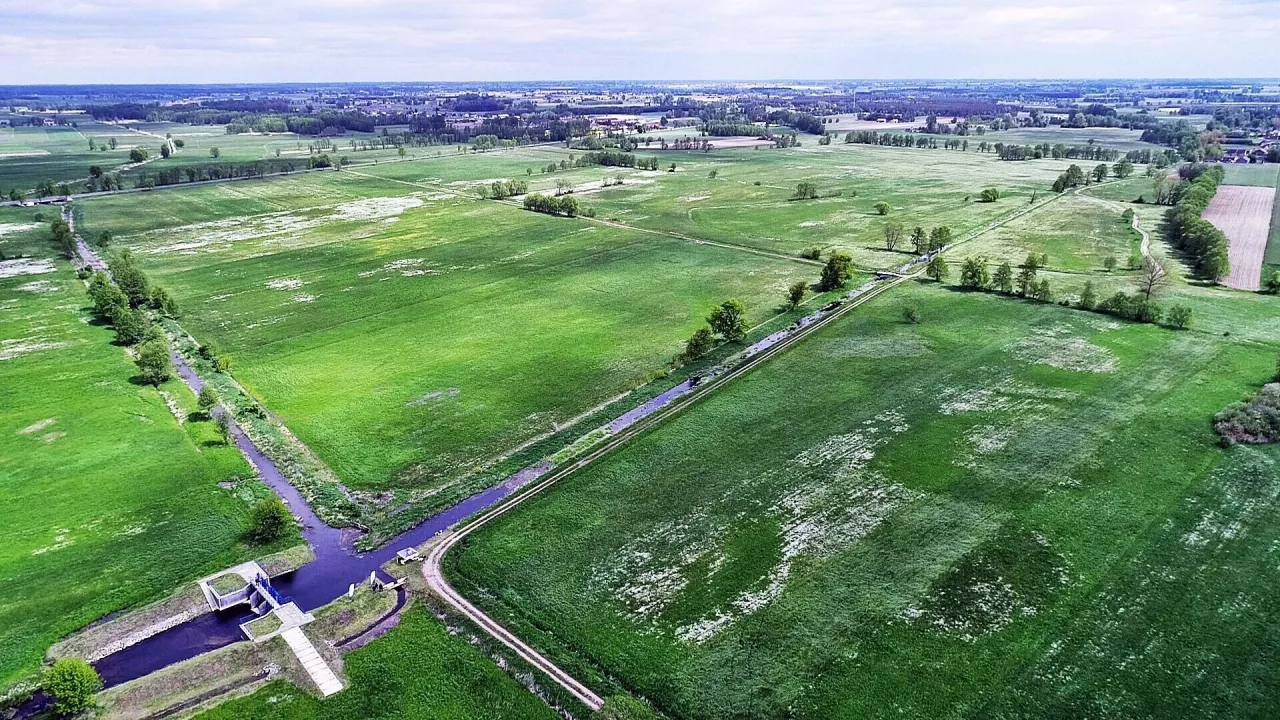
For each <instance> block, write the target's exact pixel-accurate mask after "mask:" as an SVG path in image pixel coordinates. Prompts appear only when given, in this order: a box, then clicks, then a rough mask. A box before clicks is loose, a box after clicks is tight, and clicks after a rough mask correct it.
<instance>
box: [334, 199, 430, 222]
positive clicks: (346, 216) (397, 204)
mask: <svg viewBox="0 0 1280 720" xmlns="http://www.w3.org/2000/svg"><path fill="white" fill-rule="evenodd" d="M422 205H423V202H422V199H421V198H416V197H380V198H367V199H364V200H355V201H352V202H348V203H343V204H341V205H339V206H337V207H336V208H334V211H333V215H332V216H331V218H332V219H333V220H382V219H384V218H389V217H396V216H398V215H400V213H403V212H404V211H405V210H410V209H413V208H419V207H422Z"/></svg>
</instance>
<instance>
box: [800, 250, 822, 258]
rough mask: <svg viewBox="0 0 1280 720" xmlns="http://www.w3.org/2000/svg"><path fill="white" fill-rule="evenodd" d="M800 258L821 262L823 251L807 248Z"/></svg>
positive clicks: (802, 251) (801, 252)
mask: <svg viewBox="0 0 1280 720" xmlns="http://www.w3.org/2000/svg"><path fill="white" fill-rule="evenodd" d="M800 257H802V258H804V259H806V260H820V259H822V251H821V250H819V249H818V248H807V249H805V250H801V251H800Z"/></svg>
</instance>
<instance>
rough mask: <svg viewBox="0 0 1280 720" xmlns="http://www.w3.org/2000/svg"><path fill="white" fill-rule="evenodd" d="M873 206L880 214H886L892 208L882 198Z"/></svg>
mask: <svg viewBox="0 0 1280 720" xmlns="http://www.w3.org/2000/svg"><path fill="white" fill-rule="evenodd" d="M874 207H875V211H876V212H877V213H879V214H881V215H888V214H889V211H890V210H892V209H893V208H892V207H890V205H889V203H887V202H885V201H883V200H881V201H880V202H878V203H876V204H875V205H874Z"/></svg>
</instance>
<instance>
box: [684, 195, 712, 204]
mask: <svg viewBox="0 0 1280 720" xmlns="http://www.w3.org/2000/svg"><path fill="white" fill-rule="evenodd" d="M676 199H677V200H679V201H680V202H687V203H691V202H702V201H703V200H710V199H711V196H710V195H681V196H680V197H678V198H676Z"/></svg>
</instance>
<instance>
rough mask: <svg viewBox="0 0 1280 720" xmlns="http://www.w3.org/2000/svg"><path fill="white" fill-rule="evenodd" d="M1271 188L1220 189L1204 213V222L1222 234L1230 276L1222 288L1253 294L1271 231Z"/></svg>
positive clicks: (1233, 186) (1241, 187)
mask: <svg viewBox="0 0 1280 720" xmlns="http://www.w3.org/2000/svg"><path fill="white" fill-rule="evenodd" d="M1275 197H1276V191H1275V188H1269V187H1250V186H1245V185H1223V186H1222V187H1220V188H1218V193H1217V194H1216V195H1214V197H1213V202H1211V203H1209V208H1208V209H1207V210H1205V212H1204V219H1205V220H1208V221H1209V222H1211V223H1213V224H1214V225H1215V226H1217V228H1218V229H1219V230H1221V231H1222V232H1224V233H1226V235H1227V240H1228V241H1229V245H1228V248H1227V256H1228V258H1229V259H1230V260H1231V274H1230V275H1228V276H1227V278H1226V281H1225V282H1224V284H1225V285H1226V286H1227V287H1232V288H1236V289H1237V290H1257V289H1258V286H1259V280H1260V278H1261V277H1262V255H1263V253H1264V252H1265V251H1266V249H1267V232H1268V230H1269V229H1270V227H1271V205H1272V203H1273V202H1274V201H1275Z"/></svg>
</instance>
